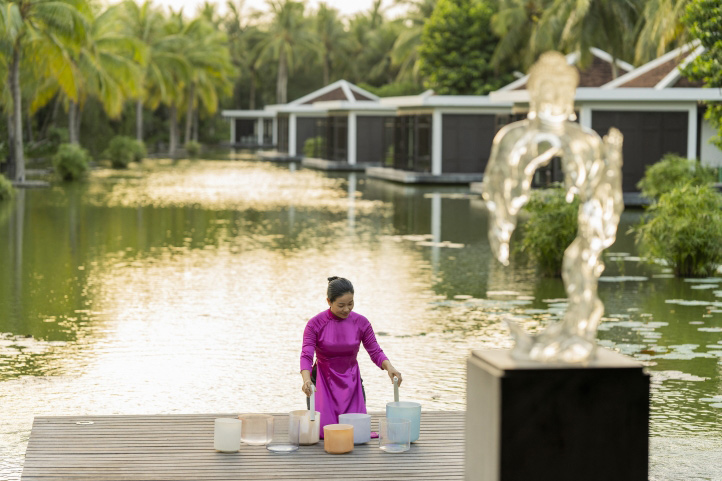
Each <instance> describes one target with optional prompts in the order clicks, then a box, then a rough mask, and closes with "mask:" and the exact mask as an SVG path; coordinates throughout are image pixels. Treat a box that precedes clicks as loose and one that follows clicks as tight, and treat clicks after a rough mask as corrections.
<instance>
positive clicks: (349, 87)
mask: <svg viewBox="0 0 722 481" xmlns="http://www.w3.org/2000/svg"><path fill="white" fill-rule="evenodd" d="M337 88H340V89H341V90H343V92H344V95H346V98H347V99H348V100H349V102H355V101H356V98H355V97H354V96H353V93H352V91H353V90H355V91H356V92H358V93H360V94H361V95H363V96H365V97H369V98H371V99H372V100H378V97H377V96H376V95H374V94H372V93H371V92H367V91H366V90H364V89H362V88H361V87H358V86H356V85H354V84H352V83H351V82H349V81H347V80H344V79H341V80H336V81H335V82H332V83H330V84H328V85H326V86H325V87H321V88H320V89H318V90H314V91H313V92H311V93H308V94H306V95H304V96H303V97H300V98H297V99H296V100H294V101H292V102H289V103H287V104H285V105H302V104H304V103H306V102H308V101H309V100H311V99H313V98H315V97H318V96H320V95H323V94H327V93H328V92H331V91H333V90H336V89H337Z"/></svg>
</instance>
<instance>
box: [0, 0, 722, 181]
mask: <svg viewBox="0 0 722 481" xmlns="http://www.w3.org/2000/svg"><path fill="white" fill-rule="evenodd" d="M227 1H228V4H227V5H226V8H225V9H224V13H223V14H220V13H219V12H220V11H221V9H220V8H218V9H216V7H215V6H214V5H213V4H210V3H207V4H206V5H204V6H203V7H202V8H201V9H200V10H199V11H197V12H195V14H193V15H189V13H191V12H187V11H186V12H184V11H182V10H180V11H174V10H171V9H164V8H161V7H159V6H158V5H157V4H154V3H153V0H122V1H121V2H120V3H117V2H101V1H100V0H0V77H2V78H3V79H4V80H5V81H4V82H3V83H2V84H1V85H2V89H1V90H0V106H1V107H2V110H3V113H4V114H5V115H4V116H3V117H2V118H3V120H5V119H7V121H6V122H0V170H3V171H5V172H6V173H7V174H8V176H9V177H10V178H12V179H14V180H22V179H23V178H24V177H25V155H27V154H28V153H29V154H30V155H42V156H47V155H51V154H52V153H53V152H54V151H55V150H57V146H58V145H59V143H58V142H57V141H51V140H50V135H51V132H57V131H58V129H66V130H67V132H68V140H69V141H70V142H72V143H77V144H82V145H83V147H85V148H87V149H88V150H89V151H90V153H91V154H92V155H94V156H98V155H99V154H100V153H102V152H103V151H104V150H105V149H106V148H107V147H108V142H109V140H110V139H111V138H113V137H115V136H117V135H124V136H133V137H135V138H136V139H137V140H140V141H143V142H145V144H146V145H147V146H148V148H149V149H150V150H151V151H152V152H163V153H169V154H170V155H175V154H176V151H177V150H178V148H179V146H182V145H185V144H188V143H189V142H199V143H204V142H206V143H208V142H219V141H224V140H225V139H226V135H227V134H226V132H227V124H225V123H224V121H223V120H222V119H220V118H219V116H218V115H217V111H218V109H219V108H233V109H238V108H251V109H253V108H260V107H262V106H264V105H267V104H272V103H283V102H287V101H288V100H290V99H295V98H298V97H300V96H302V95H304V94H307V93H308V92H311V91H313V90H315V89H318V88H320V87H321V86H323V85H325V84H328V83H330V82H333V81H335V80H338V79H341V78H343V79H346V80H349V81H351V82H354V83H356V84H363V85H364V86H365V87H367V88H368V89H369V90H371V91H373V92H376V93H378V94H379V95H383V96H388V95H408V94H417V93H420V92H421V91H422V90H423V89H424V88H425V87H431V88H434V89H435V90H436V91H437V92H438V93H483V92H486V91H488V90H490V89H493V88H496V87H498V86H499V85H501V84H503V83H505V82H506V81H507V79H508V78H509V77H508V73H509V72H511V71H513V70H515V69H525V68H526V67H528V66H529V65H530V64H531V63H532V62H533V61H534V60H536V58H537V57H538V56H539V54H540V53H541V52H543V51H545V50H547V49H550V48H554V49H557V50H562V51H563V52H564V53H569V52H574V51H580V52H581V56H582V59H581V60H582V65H583V64H584V63H585V62H588V61H589V60H590V55H589V51H588V48H587V47H590V46H596V47H599V48H601V49H602V50H605V51H607V52H609V53H610V54H611V55H612V56H613V57H616V58H619V59H622V60H626V61H628V62H635V63H637V64H639V63H641V62H644V61H647V60H650V59H651V58H652V57H654V56H656V55H658V54H660V53H663V51H667V50H669V49H671V48H672V47H676V46H677V45H679V44H680V42H684V41H686V40H687V39H688V38H691V37H696V38H699V39H700V41H702V43H703V44H704V45H705V46H706V47H707V49H708V50H707V53H706V54H705V55H703V56H701V57H699V58H698V60H697V61H695V62H694V63H693V64H692V65H691V66H690V67H689V69H688V71H689V74H690V75H691V76H692V77H694V78H699V79H703V80H705V82H706V83H707V85H709V86H712V87H718V86H719V84H720V79H719V75H720V74H719V70H720V69H719V68H718V65H719V55H720V54H719V51H720V47H719V42H720V40H719V32H720V25H719V22H720V18H722V15H720V2H719V0H624V1H606V2H603V1H579V0H458V1H451V0H395V2H394V5H389V2H384V0H373V2H372V5H371V7H370V8H369V9H368V10H366V11H362V12H359V13H356V14H354V15H352V16H350V17H346V18H344V16H342V15H341V14H340V13H339V11H338V10H336V9H334V8H333V5H334V4H333V3H332V2H330V1H326V2H325V3H324V2H320V3H319V4H318V5H317V6H314V7H313V8H312V7H310V2H308V1H306V0H266V7H265V9H264V10H263V11H256V10H253V9H251V8H248V6H247V5H246V4H244V0H227ZM109 3H113V5H112V6H106V5H107V4H109ZM390 6H393V7H397V6H401V7H403V8H402V9H394V10H393V11H394V12H395V13H394V15H395V16H392V14H390V13H389V12H391V10H387V8H388V7H390ZM399 12H401V13H399ZM685 12H686V16H684V15H685ZM492 52H493V54H492ZM492 66H493V68H492ZM716 66H717V67H716ZM707 116H708V118H710V119H711V120H712V121H713V122H714V121H715V119H719V118H720V116H722V107H719V106H714V105H712V106H710V107H709V108H708V110H707ZM716 125H719V126H722V123H718V124H716ZM720 128H722V127H720ZM6 159H7V160H8V161H9V162H7V163H6V162H5V160H6Z"/></svg>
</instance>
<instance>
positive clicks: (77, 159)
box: [52, 144, 91, 180]
mask: <svg viewBox="0 0 722 481" xmlns="http://www.w3.org/2000/svg"><path fill="white" fill-rule="evenodd" d="M90 160H91V159H90V154H88V151H87V150H85V149H84V148H82V147H81V146H79V145H77V144H60V147H58V151H57V152H56V153H55V155H53V158H52V162H53V167H54V168H55V172H56V173H57V174H58V175H59V176H60V178H61V179H63V180H77V179H79V178H81V177H82V176H83V175H85V173H86V172H87V171H88V168H89V166H88V164H89V163H90Z"/></svg>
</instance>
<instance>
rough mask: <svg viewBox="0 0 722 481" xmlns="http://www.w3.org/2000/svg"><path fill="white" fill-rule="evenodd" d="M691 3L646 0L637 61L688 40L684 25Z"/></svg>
mask: <svg viewBox="0 0 722 481" xmlns="http://www.w3.org/2000/svg"><path fill="white" fill-rule="evenodd" d="M689 3H690V1H689V0H647V2H646V3H645V4H644V10H643V12H642V14H641V15H640V16H639V23H638V26H637V42H636V48H635V50H634V61H635V62H636V63H637V64H642V63H645V62H649V61H650V60H654V59H655V58H657V57H659V56H661V55H663V54H664V53H665V52H667V51H668V50H669V49H670V47H674V46H677V45H678V44H683V43H685V42H686V41H687V29H686V28H685V27H684V25H683V24H682V16H683V15H684V13H685V10H686V8H687V5H688V4H689Z"/></svg>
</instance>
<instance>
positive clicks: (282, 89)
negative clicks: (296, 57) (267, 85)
mask: <svg viewBox="0 0 722 481" xmlns="http://www.w3.org/2000/svg"><path fill="white" fill-rule="evenodd" d="M286 60H287V59H286V52H284V48H283V46H281V52H280V53H279V55H278V78H277V79H276V102H278V103H279V104H285V103H286V101H287V100H286V98H287V94H288V62H287V61H286Z"/></svg>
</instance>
